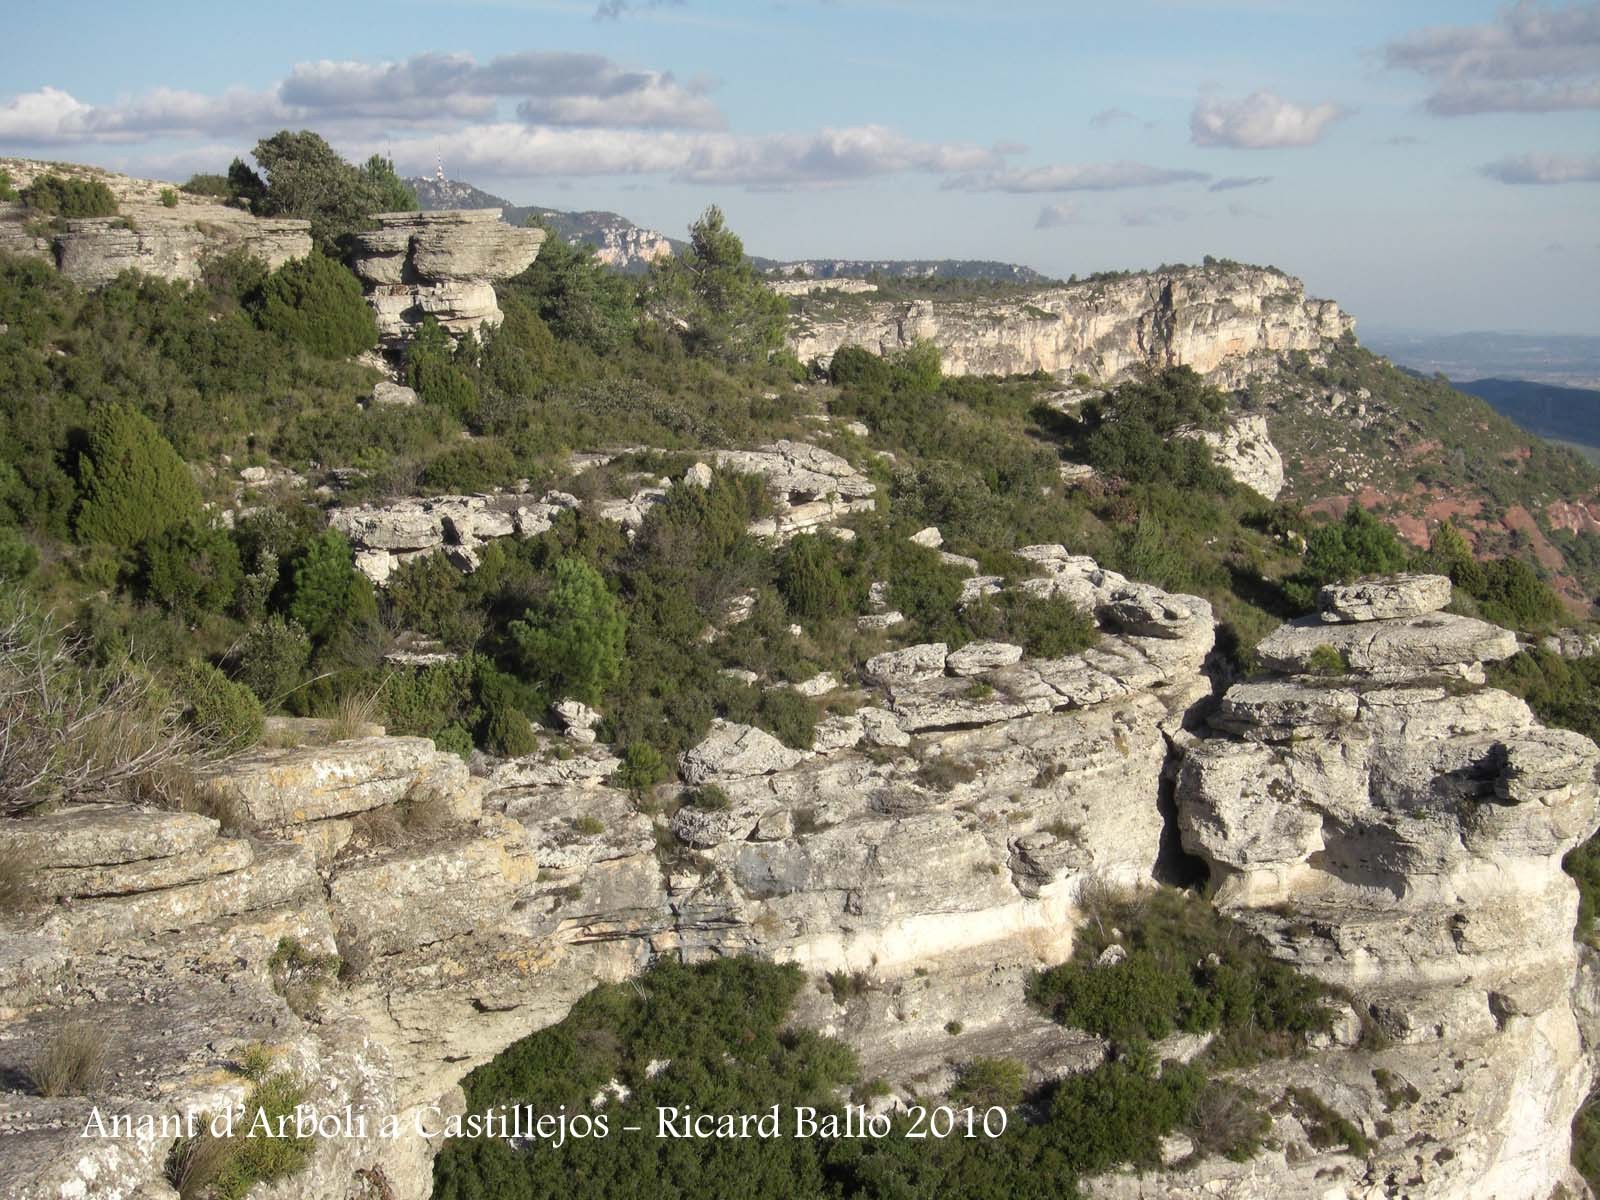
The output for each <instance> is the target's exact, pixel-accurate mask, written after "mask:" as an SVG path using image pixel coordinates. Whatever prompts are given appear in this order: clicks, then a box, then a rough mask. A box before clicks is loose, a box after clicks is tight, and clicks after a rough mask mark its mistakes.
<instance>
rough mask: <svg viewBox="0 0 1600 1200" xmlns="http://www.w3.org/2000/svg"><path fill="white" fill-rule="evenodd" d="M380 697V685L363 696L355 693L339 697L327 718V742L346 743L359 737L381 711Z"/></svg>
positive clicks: (381, 688)
mask: <svg viewBox="0 0 1600 1200" xmlns="http://www.w3.org/2000/svg"><path fill="white" fill-rule="evenodd" d="M382 695H383V687H382V686H381V685H380V686H379V687H378V688H377V689H376V690H374V691H372V692H370V693H368V694H367V695H365V696H362V695H360V694H358V693H356V692H345V693H343V694H342V695H341V696H340V697H339V703H338V704H336V705H335V706H334V710H333V712H332V713H330V714H329V716H328V740H329V741H330V742H347V741H349V740H350V739H351V738H358V737H360V736H361V731H362V730H363V729H364V728H365V727H366V726H368V725H371V724H372V723H373V721H374V719H375V718H376V717H377V716H378V714H379V713H381V712H382V711H383V709H382V706H381V705H380V704H379V699H380V698H381V697H382Z"/></svg>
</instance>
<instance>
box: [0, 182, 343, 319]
mask: <svg viewBox="0 0 1600 1200" xmlns="http://www.w3.org/2000/svg"><path fill="white" fill-rule="evenodd" d="M0 169H4V170H5V171H7V172H8V173H9V174H10V176H11V182H12V184H13V185H15V186H16V187H18V188H21V187H25V186H26V185H27V184H29V183H32V182H33V180H34V179H35V178H37V177H38V176H40V175H45V174H51V173H54V174H57V175H65V176H69V177H73V178H83V179H91V178H92V179H97V180H99V181H100V182H102V183H104V184H105V185H106V186H107V187H109V188H110V189H111V191H112V193H113V195H115V196H116V198H117V206H118V214H117V215H116V216H114V217H83V218H76V219H73V220H68V221H62V222H59V223H52V222H49V221H48V220H46V221H44V222H40V221H39V219H38V214H36V213H33V212H30V211H29V210H28V208H27V207H26V206H25V205H23V204H22V203H20V202H19V201H0V250H4V251H7V252H9V253H12V254H20V255H24V256H26V257H30V258H39V259H43V260H44V261H46V262H49V263H50V264H51V265H53V266H55V267H57V268H58V269H59V270H60V271H61V273H62V274H63V275H65V276H67V278H69V279H71V280H72V281H73V282H74V283H78V284H81V285H83V286H84V287H91V288H92V287H103V286H104V285H105V284H108V283H110V282H111V281H112V280H113V279H115V278H116V277H117V276H118V275H120V274H121V273H122V272H123V271H128V270H136V271H141V272H143V273H144V274H146V275H153V276H156V277H157V278H160V279H168V280H178V281H182V282H185V283H194V282H196V281H198V280H199V279H200V278H201V274H202V271H203V269H204V266H205V263H206V261H207V260H208V259H210V258H214V257H216V256H218V255H222V254H226V253H228V252H230V251H234V250H243V251H244V252H246V253H248V254H251V255H253V256H255V257H256V258H259V259H261V260H262V261H263V262H265V263H266V264H267V266H268V267H269V268H273V267H279V266H282V265H283V264H284V263H286V262H288V261H290V260H291V259H296V258H303V257H304V256H305V255H307V254H309V253H311V234H310V229H311V225H310V223H309V222H307V221H295V220H289V219H287V218H267V217H254V216H251V215H250V214H249V213H247V212H244V211H243V210H241V209H237V208H233V207H231V206H229V205H226V204H222V203H219V202H218V201H216V200H215V199H212V198H209V197H202V196H190V195H188V194H186V193H182V192H178V193H175V195H176V204H175V205H174V206H172V207H170V208H169V207H167V206H166V205H165V204H163V203H162V201H161V193H162V192H163V190H168V191H170V190H172V189H171V185H169V184H164V183H160V182H158V181H156V180H148V179H132V178H130V177H128V176H126V175H117V174H114V173H113V172H110V171H101V170H98V169H96V168H93V167H82V166H76V165H72V164H64V163H43V162H35V161H33V160H31V159H18V158H0Z"/></svg>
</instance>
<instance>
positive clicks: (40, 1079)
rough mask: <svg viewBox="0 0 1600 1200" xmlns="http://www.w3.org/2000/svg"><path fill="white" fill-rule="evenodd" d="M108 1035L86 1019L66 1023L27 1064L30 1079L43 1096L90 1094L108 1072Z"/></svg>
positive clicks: (36, 1090) (34, 1088)
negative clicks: (30, 1063) (106, 1069)
mask: <svg viewBox="0 0 1600 1200" xmlns="http://www.w3.org/2000/svg"><path fill="white" fill-rule="evenodd" d="M105 1066H106V1035H105V1033H104V1031H102V1030H100V1029H98V1028H96V1027H95V1026H94V1025H92V1024H90V1023H89V1022H87V1021H74V1022H72V1023H71V1024H68V1025H63V1026H62V1027H61V1028H60V1029H58V1030H56V1032H55V1033H54V1034H52V1035H51V1037H50V1040H49V1041H47V1042H46V1043H45V1044H44V1046H43V1048H42V1049H41V1050H40V1051H39V1054H38V1057H36V1058H35V1059H34V1061H33V1064H32V1065H31V1066H30V1067H29V1068H28V1082H29V1083H31V1084H32V1085H33V1090H34V1091H35V1092H37V1093H38V1094H39V1095H41V1096H88V1095H91V1094H93V1092H94V1091H95V1090H96V1088H98V1087H99V1084H100V1080H101V1078H102V1077H103V1076H104V1074H105Z"/></svg>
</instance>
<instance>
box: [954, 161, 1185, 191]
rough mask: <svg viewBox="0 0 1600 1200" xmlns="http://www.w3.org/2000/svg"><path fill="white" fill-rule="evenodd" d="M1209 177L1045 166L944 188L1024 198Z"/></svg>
mask: <svg viewBox="0 0 1600 1200" xmlns="http://www.w3.org/2000/svg"><path fill="white" fill-rule="evenodd" d="M1210 178H1211V176H1210V175H1207V174H1206V173H1205V172H1204V171H1185V170H1178V169H1175V168H1171V167H1152V166H1148V165H1147V164H1145V163H1136V162H1114V163H1056V164H1054V165H1052V166H1047V167H1025V168H1017V169H1013V170H1009V171H990V172H987V173H984V174H978V175H963V176H959V177H957V178H954V179H950V180H948V181H946V183H945V187H946V188H950V189H956V190H960V191H972V192H1013V193H1017V194H1022V195H1027V194H1033V193H1040V192H1110V191H1119V190H1121V189H1124V188H1141V187H1160V186H1163V185H1165V184H1169V183H1201V182H1204V181H1205V180H1207V179H1210Z"/></svg>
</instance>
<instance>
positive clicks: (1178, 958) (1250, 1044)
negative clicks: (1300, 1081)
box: [1028, 891, 1333, 1065]
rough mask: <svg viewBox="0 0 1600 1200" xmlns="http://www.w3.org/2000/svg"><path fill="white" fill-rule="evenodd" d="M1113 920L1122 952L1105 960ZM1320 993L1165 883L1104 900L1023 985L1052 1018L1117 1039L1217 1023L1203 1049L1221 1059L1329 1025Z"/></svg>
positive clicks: (1262, 1050) (1247, 1056) (1274, 1046)
mask: <svg viewBox="0 0 1600 1200" xmlns="http://www.w3.org/2000/svg"><path fill="white" fill-rule="evenodd" d="M1112 929H1116V930H1120V931H1121V937H1120V941H1119V944H1120V945H1121V946H1122V947H1123V950H1124V957H1123V958H1122V959H1121V961H1119V962H1116V963H1111V964H1106V965H1101V964H1100V963H1099V962H1098V961H1097V960H1098V958H1099V956H1100V954H1101V953H1102V951H1104V950H1105V949H1106V947H1108V946H1109V945H1111V944H1112V939H1111V934H1110V930H1112ZM1324 994H1325V991H1324V988H1323V987H1322V985H1321V984H1319V983H1318V982H1316V981H1315V980H1313V979H1311V978H1309V977H1307V976H1302V975H1299V974H1297V973H1295V972H1294V971H1293V970H1292V969H1291V968H1289V967H1287V966H1285V965H1284V964H1282V963H1279V962H1275V961H1274V960H1272V959H1271V958H1270V957H1268V955H1267V952H1266V948H1265V947H1264V946H1263V945H1262V944H1261V943H1260V942H1259V941H1258V940H1257V939H1255V938H1254V937H1252V936H1250V935H1249V934H1247V933H1246V932H1245V931H1244V930H1243V929H1242V928H1241V927H1239V926H1237V925H1235V924H1234V923H1233V922H1232V921H1230V920H1229V919H1228V918H1226V917H1224V916H1222V915H1221V914H1219V913H1217V912H1216V910H1215V909H1213V908H1212V907H1211V906H1210V905H1209V904H1206V903H1205V902H1204V901H1201V900H1197V899H1189V898H1186V897H1185V896H1184V895H1183V894H1182V893H1178V892H1171V891H1160V892H1156V893H1153V894H1148V895H1130V896H1128V897H1125V898H1120V899H1114V900H1111V901H1108V902H1106V903H1105V904H1104V905H1103V907H1102V910H1101V911H1099V912H1096V913H1095V914H1094V916H1093V919H1092V920H1091V921H1090V922H1089V923H1088V924H1087V925H1085V926H1084V928H1083V929H1082V930H1081V932H1080V936H1079V939H1078V943H1077V945H1076V946H1075V947H1074V949H1073V957H1072V960H1071V961H1069V962H1066V963H1063V964H1062V965H1061V966H1058V967H1052V968H1051V969H1050V970H1048V971H1045V972H1042V973H1041V974H1039V975H1037V976H1035V977H1034V979H1033V981H1032V982H1031V983H1030V985H1029V988H1028V996H1029V999H1030V1000H1032V1001H1033V1002H1034V1003H1035V1004H1037V1005H1039V1006H1040V1007H1042V1008H1044V1009H1045V1010H1046V1011H1048V1012H1050V1013H1051V1015H1052V1016H1054V1017H1055V1019H1056V1020H1058V1021H1061V1022H1062V1023H1063V1024H1066V1025H1070V1026H1072V1027H1073V1028H1077V1029H1085V1030H1088V1031H1089V1032H1091V1033H1097V1034H1099V1035H1100V1036H1102V1037H1105V1038H1109V1039H1111V1040H1112V1041H1114V1042H1117V1043H1124V1044H1139V1043H1142V1042H1148V1041H1158V1040H1160V1039H1161V1038H1164V1037H1166V1036H1168V1035H1169V1034H1171V1033H1173V1032H1176V1031H1178V1030H1182V1031H1184V1032H1186V1033H1203V1032H1209V1031H1216V1033H1217V1037H1216V1038H1215V1039H1214V1040H1213V1042H1212V1045H1211V1048H1210V1050H1209V1051H1208V1052H1207V1053H1208V1057H1209V1058H1210V1059H1211V1060H1212V1061H1216V1062H1219V1063H1222V1064H1225V1065H1232V1064H1235V1063H1241V1062H1248V1061H1252V1060H1254V1059H1255V1058H1259V1057H1261V1056H1262V1055H1264V1054H1271V1053H1282V1052H1284V1051H1285V1050H1287V1049H1292V1048H1293V1047H1294V1046H1296V1045H1298V1044H1303V1040H1304V1035H1305V1034H1306V1033H1309V1032H1312V1031H1314V1030H1323V1029H1326V1028H1327V1027H1328V1025H1329V1023H1330V1022H1331V1020H1332V1017H1333V1014H1332V1011H1331V1010H1330V1009H1329V1008H1327V1007H1326V1006H1325V1005H1324V1004H1323V1002H1322V1001H1323V997H1324Z"/></svg>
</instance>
